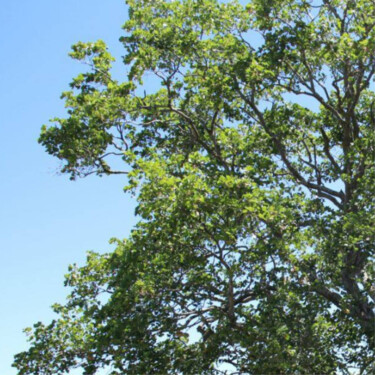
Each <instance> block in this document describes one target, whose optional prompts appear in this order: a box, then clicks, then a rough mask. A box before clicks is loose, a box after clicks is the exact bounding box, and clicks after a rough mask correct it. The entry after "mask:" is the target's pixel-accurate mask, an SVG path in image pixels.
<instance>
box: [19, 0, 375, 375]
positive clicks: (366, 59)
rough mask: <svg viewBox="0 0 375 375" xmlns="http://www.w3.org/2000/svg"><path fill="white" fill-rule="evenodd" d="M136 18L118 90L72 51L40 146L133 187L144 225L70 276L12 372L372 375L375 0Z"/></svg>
mask: <svg viewBox="0 0 375 375" xmlns="http://www.w3.org/2000/svg"><path fill="white" fill-rule="evenodd" d="M127 3H128V6H129V19H128V21H127V22H126V23H125V25H124V31H125V33H124V36H122V37H121V39H120V40H121V41H122V43H123V46H124V50H125V52H124V57H123V62H124V64H125V70H124V72H125V74H124V80H123V81H119V80H116V79H115V78H114V77H113V75H112V74H111V73H112V72H111V66H112V62H113V60H114V59H113V57H112V56H111V54H110V53H109V52H108V50H107V48H106V45H105V43H104V42H103V41H97V42H94V43H82V42H79V43H77V44H76V45H74V46H73V50H72V53H71V56H72V57H73V58H74V59H77V60H79V61H83V62H85V63H87V64H88V66H89V68H88V70H87V71H86V72H84V73H82V74H80V75H78V76H77V77H76V78H74V79H73V81H72V83H71V90H70V91H68V92H65V93H63V98H64V99H65V102H66V107H67V116H66V117H65V118H57V119H54V120H53V124H51V125H50V126H48V127H43V129H42V133H41V136H40V143H41V144H42V145H43V146H44V147H45V148H46V150H47V152H48V153H50V154H51V155H54V156H55V157H57V158H59V159H60V160H61V161H62V163H63V166H62V172H63V173H66V174H68V175H70V177H71V178H72V179H75V178H77V177H80V176H86V175H89V174H97V175H110V174H119V173H124V174H126V175H127V176H126V179H127V182H126V183H127V185H126V188H125V189H126V190H127V191H129V192H130V193H132V194H134V196H135V197H136V199H137V201H138V206H137V209H136V214H137V215H138V217H139V222H138V224H137V225H136V226H135V228H134V229H133V231H132V233H131V236H130V237H129V238H128V239H126V240H123V241H122V240H114V242H115V243H116V249H115V250H114V251H113V252H111V253H108V254H102V255H100V254H96V253H89V254H88V258H87V263H86V264H85V265H84V266H82V267H78V266H75V265H73V266H71V267H70V272H69V274H68V275H67V276H66V285H67V286H69V287H71V293H70V295H69V296H68V298H67V301H66V304H64V305H61V304H56V305H55V306H54V307H53V308H54V310H55V312H56V313H57V314H58V317H57V318H56V319H55V320H54V321H52V322H51V323H50V324H43V323H40V322H39V323H37V324H35V325H34V327H33V328H30V329H27V332H28V335H29V339H30V348H29V350H27V351H25V352H22V353H19V354H17V355H16V356H15V362H14V366H15V367H16V368H18V370H19V374H20V375H26V374H34V375H35V374H43V375H47V374H64V373H68V372H69V371H70V370H71V369H73V368H81V369H83V371H84V374H87V375H89V374H95V373H97V372H98V371H99V369H100V368H102V367H104V368H109V369H110V373H111V374H134V375H139V374H221V373H228V374H250V375H255V374H269V375H270V374H310V375H311V374H349V373H351V371H352V370H353V369H357V370H356V371H358V373H360V374H362V375H364V374H370V373H372V371H373V370H374V366H375V363H374V346H375V314H374V305H375V287H374V276H375V267H374V251H375V225H374V224H375V93H374V83H373V81H374V73H375V4H374V2H373V0H356V1H353V0H322V1H313V0H277V1H275V0H249V1H245V2H237V1H218V0H171V1H165V0H128V1H127ZM150 80H152V82H153V85H152V87H151V88H150V85H148V82H149V81H150ZM156 86H157V89H155V87H156ZM122 165H123V168H122V167H121V166H122Z"/></svg>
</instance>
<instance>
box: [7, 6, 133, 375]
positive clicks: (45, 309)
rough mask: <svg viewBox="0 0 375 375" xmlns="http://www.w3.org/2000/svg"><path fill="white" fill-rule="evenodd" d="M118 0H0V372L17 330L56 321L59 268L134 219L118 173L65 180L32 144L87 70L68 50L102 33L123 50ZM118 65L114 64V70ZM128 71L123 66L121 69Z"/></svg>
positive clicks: (122, 233)
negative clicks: (63, 96) (63, 95)
mask: <svg viewBox="0 0 375 375" xmlns="http://www.w3.org/2000/svg"><path fill="white" fill-rule="evenodd" d="M126 17H127V9H126V6H125V4H124V2H123V1H122V0H105V1H103V0H64V1H51V0H34V1H30V0H17V1H3V2H2V4H1V11H0V46H1V49H0V54H1V58H0V82H1V86H0V87H1V90H0V106H1V111H0V153H1V154H0V176H1V184H0V197H1V206H0V293H1V308H0V374H1V375H14V374H16V373H17V372H16V370H15V369H13V368H11V363H12V361H13V355H14V354H15V353H17V352H20V351H22V350H24V349H26V348H27V343H26V339H25V336H24V334H23V333H22V329H23V328H24V327H27V326H30V325H32V324H33V323H35V322H36V321H39V320H41V321H45V322H48V321H49V320H51V319H52V318H53V314H52V312H51V310H50V305H51V304H52V303H54V302H63V301H64V297H65V296H66V294H67V290H66V289H65V288H64V287H63V280H64V277H63V276H64V274H65V273H66V272H67V267H68V265H69V264H70V263H75V262H76V263H78V264H83V263H84V259H85V252H86V251H87V250H96V251H101V252H105V251H109V250H111V249H112V247H111V246H110V245H108V240H109V239H110V238H111V237H118V238H124V237H126V236H127V235H128V233H129V231H130V229H131V227H132V226H133V225H134V223H135V218H134V207H135V203H134V201H132V199H131V198H130V197H129V196H127V195H125V194H124V193H123V191H122V187H123V186H124V185H125V180H124V177H115V176H112V177H110V178H98V177H95V176H92V177H88V178H86V179H81V180H77V181H75V182H72V181H69V179H68V177H67V176H59V175H58V174H57V171H58V166H59V164H58V161H57V160H56V159H54V158H52V157H50V156H49V155H47V154H46V153H45V152H44V150H43V148H42V147H41V146H40V145H39V144H38V143H37V138H38V135H39V132H40V127H41V125H42V124H44V123H47V122H48V120H49V119H50V118H52V117H55V116H63V115H64V112H65V111H64V104H63V101H61V100H60V99H59V98H60V94H61V92H62V91H64V90H66V89H68V84H69V82H70V80H71V78H72V77H73V76H74V75H76V74H78V73H79V72H80V71H82V70H83V69H84V67H83V66H82V65H80V64H79V63H78V62H75V61H73V60H71V59H70V58H69V57H68V56H67V54H68V52H69V50H70V46H71V45H72V44H73V43H75V42H77V41H79V40H81V41H93V40H96V39H103V40H105V41H106V42H107V43H108V45H109V48H110V51H111V52H112V53H113V54H114V55H115V56H116V57H120V56H121V55H122V53H123V50H122V46H121V44H120V43H119V42H118V38H119V37H120V35H121V33H122V30H121V26H122V24H123V23H124V21H125V20H126ZM121 69H123V65H121V63H120V62H118V66H117V69H116V71H117V73H121ZM124 73H125V71H124Z"/></svg>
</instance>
